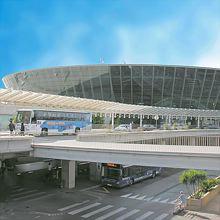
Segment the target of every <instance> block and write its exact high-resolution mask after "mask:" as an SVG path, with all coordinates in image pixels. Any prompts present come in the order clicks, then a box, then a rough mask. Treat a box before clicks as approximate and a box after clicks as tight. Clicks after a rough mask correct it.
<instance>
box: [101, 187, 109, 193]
mask: <svg viewBox="0 0 220 220" xmlns="http://www.w3.org/2000/svg"><path fill="white" fill-rule="evenodd" d="M102 188H103V189H104V190H105V192H106V193H110V192H109V190H107V189H106V188H105V187H102Z"/></svg>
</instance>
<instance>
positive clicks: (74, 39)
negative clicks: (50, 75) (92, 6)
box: [35, 24, 89, 67]
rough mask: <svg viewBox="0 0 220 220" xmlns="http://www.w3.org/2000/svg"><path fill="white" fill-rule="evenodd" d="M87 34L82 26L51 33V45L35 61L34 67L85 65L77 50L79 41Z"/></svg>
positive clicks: (85, 27) (78, 25)
mask: <svg viewBox="0 0 220 220" xmlns="http://www.w3.org/2000/svg"><path fill="white" fill-rule="evenodd" d="M88 32H89V27H88V26H87V25H84V24H77V25H70V26H67V27H65V28H63V29H62V30H61V31H59V30H57V31H56V32H55V33H54V32H53V33H51V35H54V34H55V35H56V36H51V43H50V45H47V46H46V47H45V50H44V54H42V56H41V57H40V58H39V59H38V60H37V61H36V63H35V66H38V67H48V66H64V65H74V64H83V63H85V61H86V60H85V57H84V55H83V54H82V52H81V51H80V50H78V49H77V46H78V42H79V41H80V39H81V38H82V37H83V36H84V35H86V34H87V33H88Z"/></svg>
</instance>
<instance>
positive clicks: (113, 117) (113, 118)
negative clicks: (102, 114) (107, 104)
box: [111, 113, 115, 130]
mask: <svg viewBox="0 0 220 220" xmlns="http://www.w3.org/2000/svg"><path fill="white" fill-rule="evenodd" d="M111 117H112V130H114V128H115V127H114V124H115V114H114V113H112V115H111Z"/></svg>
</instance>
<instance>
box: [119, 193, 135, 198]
mask: <svg viewBox="0 0 220 220" xmlns="http://www.w3.org/2000/svg"><path fill="white" fill-rule="evenodd" d="M132 194H133V193H129V194H126V195H123V196H120V197H122V198H127V197H128V196H130V195H132Z"/></svg>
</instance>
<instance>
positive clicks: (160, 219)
mask: <svg viewBox="0 0 220 220" xmlns="http://www.w3.org/2000/svg"><path fill="white" fill-rule="evenodd" d="M168 215H169V214H167V213H163V214H162V215H159V216H158V217H157V218H155V219H154V220H163V219H165V218H166V217H167V216H168Z"/></svg>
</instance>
